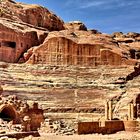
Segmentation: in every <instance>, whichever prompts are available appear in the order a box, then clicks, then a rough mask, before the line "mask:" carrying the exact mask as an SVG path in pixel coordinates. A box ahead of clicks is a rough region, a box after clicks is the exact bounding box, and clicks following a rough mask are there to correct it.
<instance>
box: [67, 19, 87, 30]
mask: <svg viewBox="0 0 140 140" xmlns="http://www.w3.org/2000/svg"><path fill="white" fill-rule="evenodd" d="M64 26H65V29H67V30H84V31H87V27H86V26H85V25H84V24H83V23H82V22H80V21H72V22H68V23H65V25H64Z"/></svg>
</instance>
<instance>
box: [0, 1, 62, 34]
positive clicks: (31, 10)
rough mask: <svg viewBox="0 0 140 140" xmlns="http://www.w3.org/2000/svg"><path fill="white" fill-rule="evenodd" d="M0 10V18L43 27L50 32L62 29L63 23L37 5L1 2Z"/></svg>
mask: <svg viewBox="0 0 140 140" xmlns="http://www.w3.org/2000/svg"><path fill="white" fill-rule="evenodd" d="M0 8H1V9H0V17H4V18H8V19H12V20H14V21H20V22H25V23H28V24H31V25H34V26H37V27H44V28H47V29H48V30H50V31H52V30H62V29H64V27H63V21H62V20H61V19H60V18H58V17H57V16H56V15H55V14H53V13H52V12H50V11H49V10H48V9H46V8H44V7H41V6H39V5H34V4H31V5H29V4H24V3H17V2H15V1H11V0H2V1H0Z"/></svg>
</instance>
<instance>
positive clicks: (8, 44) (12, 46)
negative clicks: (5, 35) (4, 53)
mask: <svg viewBox="0 0 140 140" xmlns="http://www.w3.org/2000/svg"><path fill="white" fill-rule="evenodd" d="M1 46H5V47H10V48H16V42H12V41H3V42H2V43H1Z"/></svg>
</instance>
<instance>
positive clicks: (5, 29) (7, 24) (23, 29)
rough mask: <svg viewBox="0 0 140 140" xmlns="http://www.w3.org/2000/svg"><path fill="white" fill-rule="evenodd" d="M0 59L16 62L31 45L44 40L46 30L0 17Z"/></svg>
mask: <svg viewBox="0 0 140 140" xmlns="http://www.w3.org/2000/svg"><path fill="white" fill-rule="evenodd" d="M0 31H1V32H0V61H5V62H18V61H19V60H20V58H21V57H23V54H24V53H25V52H26V51H27V50H28V49H29V48H31V47H33V46H35V45H39V44H41V43H42V42H43V41H44V38H45V37H46V36H47V33H48V31H47V30H46V29H42V28H35V27H33V26H30V25H28V24H24V23H18V22H14V21H11V20H8V19H5V18H1V19H0Z"/></svg>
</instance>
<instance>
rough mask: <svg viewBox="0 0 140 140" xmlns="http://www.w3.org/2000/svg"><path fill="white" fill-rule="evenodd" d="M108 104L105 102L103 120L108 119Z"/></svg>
mask: <svg viewBox="0 0 140 140" xmlns="http://www.w3.org/2000/svg"><path fill="white" fill-rule="evenodd" d="M108 109H109V108H108V102H107V101H106V102H105V120H108V119H109V114H108Z"/></svg>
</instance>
